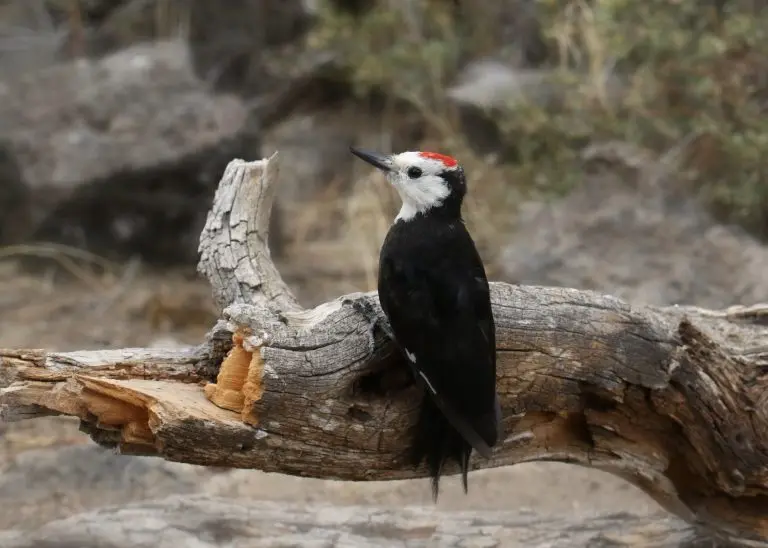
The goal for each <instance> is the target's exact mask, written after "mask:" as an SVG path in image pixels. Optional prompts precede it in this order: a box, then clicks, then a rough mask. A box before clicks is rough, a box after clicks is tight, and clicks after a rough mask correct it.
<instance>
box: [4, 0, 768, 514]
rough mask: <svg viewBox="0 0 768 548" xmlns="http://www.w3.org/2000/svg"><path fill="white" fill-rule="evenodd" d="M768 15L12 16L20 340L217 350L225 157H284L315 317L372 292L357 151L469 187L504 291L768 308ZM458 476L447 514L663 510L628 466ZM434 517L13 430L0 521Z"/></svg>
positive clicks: (203, 6)
mask: <svg viewBox="0 0 768 548" xmlns="http://www.w3.org/2000/svg"><path fill="white" fill-rule="evenodd" d="M766 6H768V2H766V1H765V0H644V1H643V2H635V1H631V0H590V1H587V0H584V1H576V0H472V1H469V0H458V1H451V0H440V1H438V0H423V1H417V0H314V1H312V0H226V1H222V2H215V1H213V0H0V346H4V347H35V348H39V347H45V348H51V349H59V350H74V349H89V348H100V347H123V346H133V345H136V346H149V345H164V346H170V345H174V344H189V343H197V342H199V341H201V340H202V338H203V337H204V335H205V333H206V331H207V330H208V329H209V328H210V327H211V326H212V324H213V323H214V321H215V319H216V311H215V309H214V308H213V306H212V302H211V297H210V291H209V288H208V286H207V285H206V284H205V283H204V282H203V281H201V280H200V279H198V278H197V276H196V274H195V265H196V261H197V238H198V235H199V233H200V229H201V227H202V225H203V223H204V221H205V215H206V213H207V210H208V208H209V206H210V203H211V200H212V197H213V193H214V191H215V188H216V186H217V184H218V181H219V178H220V176H221V174H222V172H223V169H224V167H225V166H226V164H227V162H228V161H229V160H231V159H233V158H244V159H248V160H254V159H259V158H261V157H264V156H269V155H271V154H272V153H273V152H275V151H279V153H280V155H281V156H282V166H283V168H282V177H281V186H280V189H279V192H278V198H277V204H276V206H275V212H274V216H273V220H272V229H271V231H272V233H271V242H270V243H271V248H272V250H273V254H274V257H275V259H276V261H277V263H278V265H279V267H280V269H281V272H282V273H283V276H284V277H285V279H286V280H287V281H288V282H289V283H290V285H291V287H292V288H293V289H294V291H295V292H296V293H297V294H298V295H299V296H300V298H301V300H302V302H303V303H304V304H305V305H308V306H309V305H313V304H317V303H319V302H322V301H324V300H326V299H329V298H332V297H335V296H338V295H340V294H342V293H347V292H351V291H356V290H368V289H374V288H375V280H376V264H377V257H378V249H379V246H380V244H381V241H382V239H383V237H384V234H385V233H386V230H387V229H388V227H389V224H390V222H391V219H392V217H393V216H394V214H395V212H396V210H397V207H398V200H397V198H396V197H395V195H394V194H393V193H392V191H391V190H390V189H389V188H388V187H387V186H386V185H385V184H384V181H383V179H382V178H381V176H380V175H379V174H376V173H373V170H371V169H369V168H368V167H366V166H365V164H363V163H362V162H359V161H356V160H355V159H354V157H353V156H351V155H350V154H349V152H348V147H349V145H352V144H354V145H358V146H365V147H368V148H372V149H377V150H381V151H383V152H390V151H403V150H407V149H426V150H436V151H440V152H443V153H447V154H451V155H453V156H456V157H457V158H459V159H460V161H461V163H462V164H463V166H464V168H465V170H466V173H467V176H468V178H469V185H470V190H469V192H470V195H469V198H468V201H467V203H466V209H465V215H466V218H467V223H468V225H469V227H470V229H471V230H472V232H473V235H474V236H475V239H476V240H477V242H478V245H479V247H480V249H481V253H482V255H483V257H484V259H485V261H486V264H487V267H488V271H489V274H490V276H491V277H492V278H493V279H494V280H501V281H507V282H512V283H531V284H547V285H559V286H568V287H576V288H583V289H596V290H599V291H603V292H606V293H612V294H615V295H618V296H620V297H622V298H625V299H629V300H631V301H634V302H642V303H653V304H675V303H679V304H694V303H695V304H698V305H701V306H705V307H725V306H729V305H732V304H751V303H755V302H759V301H764V300H766V299H767V298H768V276H766V275H765V272H767V271H768V250H767V249H766V247H765V239H766V236H768V182H767V181H766V175H768V162H766V159H765V157H766V153H768V116H767V115H766V108H767V107H768V9H766ZM470 483H471V485H470V494H469V496H466V497H465V496H464V495H463V494H461V490H460V487H459V482H458V480H457V479H456V478H448V479H447V480H445V481H444V483H443V485H444V487H443V493H444V494H443V495H442V498H441V501H440V503H439V505H438V506H439V507H441V508H488V509H516V508H520V507H523V508H530V509H532V511H535V512H538V513H541V514H542V515H544V514H547V513H564V512H568V513H571V512H574V511H577V512H583V513H585V515H588V514H589V513H590V512H595V511H619V510H627V511H633V512H641V513H642V512H652V511H657V510H658V508H657V507H656V506H655V504H654V503H653V502H652V501H651V500H650V499H648V498H646V497H645V496H644V495H643V494H642V493H641V492H640V491H638V490H637V489H635V488H634V487H631V486H630V485H628V484H626V483H624V482H623V481H621V480H619V479H617V478H614V477H612V476H608V475H606V474H604V473H601V472H598V471H593V470H584V469H580V468H576V467H573V466H568V465H564V464H553V463H535V464H524V465H519V466H515V467H512V468H508V469H499V470H492V471H483V472H477V473H474V474H473V477H472V478H471V482H470ZM193 492H203V493H214V494H221V495H225V496H232V497H253V498H261V499H277V500H291V501H327V502H329V503H334V504H344V503H360V504H379V505H395V506H402V505H404V504H425V505H431V499H430V490H429V485H428V483H427V481H426V480H418V481H408V482H388V483H375V482H372V483H339V482H332V481H319V480H310V479H299V478H294V477H287V476H280V475H269V474H263V473H260V472H258V471H242V470H240V471H231V470H218V469H216V470H214V469H206V468H196V467H193V466H187V465H182V464H175V463H169V462H164V461H161V460H159V459H151V458H139V457H120V456H117V455H114V454H113V453H112V452H110V451H108V450H104V449H101V448H99V447H97V446H95V444H93V443H92V442H90V440H89V438H88V437H87V436H86V435H85V434H82V433H80V432H79V431H78V425H77V422H76V421H71V420H68V419H65V418H47V419H39V420H35V421H30V422H29V423H18V424H0V507H2V508H3V512H2V513H0V529H6V528H11V527H24V528H32V527H36V526H38V525H39V524H41V523H45V522H47V521H49V520H51V519H54V518H58V517H62V516H66V515H70V514H72V513H75V512H79V511H83V510H87V509H91V508H96V507H100V506H104V505H108V504H123V503H126V502H129V501H134V500H140V499H146V498H153V497H160V496H163V495H167V494H171V493H193Z"/></svg>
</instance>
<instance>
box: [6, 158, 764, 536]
mask: <svg viewBox="0 0 768 548" xmlns="http://www.w3.org/2000/svg"><path fill="white" fill-rule="evenodd" d="M278 175H279V158H278V157H277V156H273V157H272V158H269V159H264V160H261V161H258V162H244V161H242V160H234V161H232V162H231V163H230V165H229V166H228V167H227V169H226V171H225V173H224V176H223V178H222V181H221V183H220V186H219V189H218V191H217V194H216V198H215V201H214V204H213V208H212V210H211V212H210V214H209V216H208V220H207V223H206V227H205V229H204V231H203V234H202V236H201V241H200V254H201V259H200V265H199V269H200V271H201V273H203V274H204V275H205V276H206V277H207V278H208V280H209V281H210V283H211V286H212V288H213V292H214V296H215V297H216V301H217V303H218V304H219V306H220V307H221V309H222V313H221V316H222V319H221V321H220V322H219V323H218V324H217V325H216V326H215V327H214V328H213V329H212V331H211V333H210V337H209V340H208V341H206V342H204V343H203V344H201V345H200V346H197V347H190V348H185V349H181V350H154V349H127V350H111V351H99V352H75V353H55V352H46V351H34V350H30V351H25V350H12V349H11V350H2V349H0V406H1V407H0V409H2V416H3V417H4V418H5V419H6V420H18V419H22V418H30V417H34V416H37V415H42V414H49V413H64V414H68V415H74V416H77V417H80V418H81V420H82V421H83V422H84V424H85V425H86V426H85V428H86V429H87V430H88V431H89V432H90V433H91V435H92V436H93V437H94V439H96V440H97V441H98V442H99V443H103V444H107V445H114V446H115V447H117V448H118V449H119V450H120V451H122V452H126V453H141V454H154V455H158V456H161V457H163V458H165V459H168V460H174V461H182V462H188V463H194V464H200V465H209V466H229V467H242V468H257V469H261V470H265V471H270V472H281V473H286V474H295V475H301V476H312V477H323V478H337V479H343V480H374V479H375V480H384V479H402V478H412V477H421V476H424V475H426V470H425V469H423V468H420V469H414V468H411V467H409V466H408V465H407V464H406V450H407V447H408V444H409V441H410V439H409V437H410V429H411V426H412V425H413V424H414V421H415V419H416V406H417V404H418V401H419V398H418V397H417V391H416V390H417V389H416V387H415V386H414V385H413V384H412V383H411V382H410V381H409V379H408V375H407V368H406V367H405V364H404V363H403V362H402V359H401V358H400V356H399V355H398V354H397V353H396V352H394V351H393V347H392V345H391V343H390V341H389V339H388V338H387V336H386V332H387V325H386V320H385V319H384V317H383V315H382V313H381V309H380V307H379V304H378V299H377V298H376V294H375V293H356V294H351V295H346V296H343V297H340V298H338V299H336V300H333V301H331V302H328V303H325V304H322V305H320V306H318V307H316V308H313V309H309V310H305V309H303V308H301V307H300V306H299V304H298V303H297V301H296V299H295V298H294V297H293V295H292V294H291V293H290V291H289V289H288V288H287V286H286V285H285V283H284V282H283V281H282V279H281V278H280V275H279V273H278V272H277V270H276V268H275V266H274V264H273V263H272V261H271V259H270V255H269V249H268V246H267V237H268V233H267V227H268V224H269V210H270V207H271V200H272V196H273V195H274V185H275V184H276V182H277V178H278ZM491 298H492V302H493V309H494V315H495V319H496V328H497V337H496V339H497V350H498V391H499V395H500V397H501V405H502V411H503V416H504V431H505V436H506V437H505V439H504V441H503V443H502V444H500V445H499V447H498V448H497V449H496V450H495V451H494V455H493V457H492V458H491V459H490V460H487V461H486V460H483V459H478V460H475V461H473V462H472V463H471V467H472V468H473V469H477V468H481V467H483V468H484V467H498V466H507V465H511V464H514V463H518V462H524V461H531V460H559V461H565V462H572V463H576V464H581V465H585V466H594V467H597V468H600V469H603V470H608V471H610V472H613V473H615V474H617V475H620V476H621V477H624V478H626V479H627V480H629V481H630V482H632V483H634V484H635V485H638V486H639V487H640V488H641V489H643V490H644V491H645V492H647V493H648V494H650V495H651V496H652V497H654V498H655V499H656V500H657V501H658V502H659V503H660V504H662V505H663V506H664V507H665V508H666V509H668V510H669V511H670V512H672V513H674V514H676V515H677V516H679V517H681V518H683V519H685V520H687V521H689V522H690V523H695V524H697V525H700V526H702V527H705V528H706V529H707V530H708V531H709V532H710V533H712V534H715V535H717V536H719V537H721V538H726V537H728V538H738V539H741V540H743V541H746V540H754V541H758V540H759V541H766V540H768V497H767V495H768V471H767V470H768V469H767V468H766V467H767V466H768V434H767V433H766V428H767V427H768V416H766V413H767V411H768V409H767V408H766V405H765V402H766V396H764V394H765V393H766V383H767V382H768V381H767V380H766V377H765V375H764V373H763V370H764V367H765V365H766V364H768V361H766V358H768V329H766V328H765V321H766V320H765V318H766V317H768V305H755V306H750V307H734V308H732V309H729V310H725V311H711V310H704V309H700V308H696V307H668V308H658V307H650V306H641V305H631V304H628V303H625V302H623V301H621V300H619V299H617V298H614V297H611V296H608V295H601V294H598V293H595V292H590V291H579V290H575V289H568V288H552V287H534V286H517V285H509V284H504V283H493V284H492V285H491ZM225 354H226V355H225ZM216 375H217V377H216V379H215V380H216V382H213V383H209V382H208V381H211V380H214V376H216ZM447 472H448V473H456V472H458V470H457V469H449V470H447Z"/></svg>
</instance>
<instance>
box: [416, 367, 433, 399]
mask: <svg viewBox="0 0 768 548" xmlns="http://www.w3.org/2000/svg"><path fill="white" fill-rule="evenodd" d="M419 375H421V378H422V379H424V382H425V383H427V386H428V387H429V391H430V392H432V393H433V394H437V390H435V387H434V386H432V383H431V382H429V379H428V378H427V376H426V375H425V374H424V371H419Z"/></svg>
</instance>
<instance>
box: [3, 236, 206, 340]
mask: <svg viewBox="0 0 768 548" xmlns="http://www.w3.org/2000/svg"><path fill="white" fill-rule="evenodd" d="M21 255H23V256H29V255H33V256H35V257H37V258H38V259H40V258H43V262H42V263H39V265H38V266H40V265H41V264H42V265H46V264H47V265H49V267H48V268H45V267H44V268H43V269H42V272H41V273H40V274H37V275H33V274H29V273H27V272H25V270H24V269H23V268H22V267H21V264H20V256H21ZM62 269H63V270H64V271H66V272H67V273H68V274H69V276H66V277H62V276H60V275H56V276H55V275H54V272H57V271H58V272H61V270H62ZM216 317H217V314H216V310H215V308H214V306H213V303H212V299H211V294H210V288H209V287H208V286H207V284H206V283H204V282H203V281H202V280H190V279H188V276H185V275H183V274H181V273H173V272H167V273H164V274H157V273H152V272H148V271H145V270H144V269H142V267H141V266H140V265H139V264H138V263H136V262H132V263H128V264H126V265H116V264H114V263H110V262H108V261H105V260H104V259H100V258H98V257H94V256H92V255H90V254H87V253H84V252H82V251H80V250H76V249H71V248H65V247H63V246H31V245H30V246H18V247H14V248H4V249H0V345H3V346H9V347H14V346H15V347H31V348H41V347H45V348H54V349H60V350H73V349H78V348H100V347H121V346H137V345H138V346H145V345H149V344H152V343H153V342H155V341H157V340H159V339H164V340H171V341H175V342H179V343H190V344H192V343H198V342H200V341H201V340H202V339H203V337H204V335H205V333H206V332H207V330H208V329H209V328H210V326H211V325H213V323H214V322H215V320H216Z"/></svg>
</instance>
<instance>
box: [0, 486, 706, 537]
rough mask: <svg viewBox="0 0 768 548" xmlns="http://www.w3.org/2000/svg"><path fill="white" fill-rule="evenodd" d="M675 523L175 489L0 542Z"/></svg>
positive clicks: (686, 531)
mask: <svg viewBox="0 0 768 548" xmlns="http://www.w3.org/2000/svg"><path fill="white" fill-rule="evenodd" d="M695 540H696V536H695V533H694V532H693V531H691V529H690V528H689V527H687V526H686V525H685V523H683V522H681V521H680V520H677V519H674V518H669V517H666V516H663V515H655V516H637V515H634V514H628V513H623V512H622V513H615V514H603V515H596V516H589V517H587V516H583V515H581V516H573V517H554V516H553V517H546V516H545V517H542V516H539V515H536V514H532V513H530V512H518V511H510V512H440V511H437V510H435V509H433V508H418V507H411V508H400V509H393V508H375V507H374V508H371V507H361V506H350V507H336V508H333V509H329V508H328V507H327V506H324V505H309V506H307V505H304V504H301V505H294V504H289V503H280V502H266V501H250V500H245V501H232V500H228V499H225V498H216V497H205V496H192V497H190V496H183V497H181V496H175V497H169V498H167V499H163V500H159V501H147V502H141V503H137V504H132V505H130V506H127V507H124V508H106V509H102V510H97V511H94V512H89V513H86V514H81V515H77V516H73V517H71V518H68V519H66V520H60V521H55V522H52V523H49V524H47V525H45V526H43V527H42V528H40V529H38V530H35V531H24V532H21V531H16V532H11V531H8V532H1V531H0V544H2V546H4V547H5V548H40V547H44V546H50V547H53V546H79V547H89V546H93V547H96V546H130V547H131V548H179V547H183V546H195V547H198V548H209V547H210V548H214V547H216V548H218V547H220V546H228V547H231V548H255V547H261V546H263V547H267V546H302V547H304V546H311V547H329V548H330V547H338V548H406V547H408V548H427V547H435V546H437V547H441V548H451V547H455V548H459V547H467V546H478V547H504V548H518V547H519V548H530V547H531V546H547V547H550V548H572V547H579V546H591V547H605V548H608V547H610V548H629V547H636V548H648V547H651V546H653V547H664V548H691V547H693V546H702V547H703V546H707V545H706V544H701V545H697V544H695Z"/></svg>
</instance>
